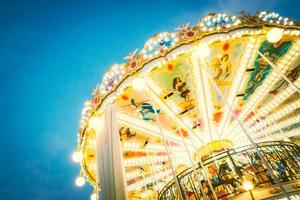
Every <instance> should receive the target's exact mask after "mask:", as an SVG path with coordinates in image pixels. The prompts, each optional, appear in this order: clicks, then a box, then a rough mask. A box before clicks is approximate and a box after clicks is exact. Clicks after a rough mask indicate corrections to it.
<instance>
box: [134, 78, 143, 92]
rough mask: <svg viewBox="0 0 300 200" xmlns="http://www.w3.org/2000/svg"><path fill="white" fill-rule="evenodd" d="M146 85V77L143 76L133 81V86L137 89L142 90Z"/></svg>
mask: <svg viewBox="0 0 300 200" xmlns="http://www.w3.org/2000/svg"><path fill="white" fill-rule="evenodd" d="M145 85H146V83H145V79H143V78H135V79H133V81H132V87H133V89H135V90H137V91H142V90H143V89H144V88H145Z"/></svg>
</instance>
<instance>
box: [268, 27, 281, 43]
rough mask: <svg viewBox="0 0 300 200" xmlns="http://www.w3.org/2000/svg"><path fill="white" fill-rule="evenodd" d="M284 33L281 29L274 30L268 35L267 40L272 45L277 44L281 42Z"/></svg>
mask: <svg viewBox="0 0 300 200" xmlns="http://www.w3.org/2000/svg"><path fill="white" fill-rule="evenodd" d="M282 36H283V32H282V30H281V29H279V28H272V29H270V30H269V32H268V33H267V40H268V41H269V42H271V43H276V42H278V41H280V40H281V38H282Z"/></svg>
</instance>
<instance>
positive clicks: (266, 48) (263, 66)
mask: <svg viewBox="0 0 300 200" xmlns="http://www.w3.org/2000/svg"><path fill="white" fill-rule="evenodd" d="M291 45H292V42H291V41H286V42H282V43H281V44H280V45H278V46H277V45H276V46H275V44H273V43H269V42H268V41H264V42H263V43H262V45H261V47H260V48H259V51H260V52H261V53H262V54H263V55H264V56H265V57H266V58H267V59H268V60H269V61H270V62H272V63H274V64H275V63H276V62H277V61H278V60H279V59H280V58H281V57H282V56H284V55H285V54H286V53H287V52H288V50H289V48H290V47H291ZM271 69H272V67H271V66H270V65H269V64H268V63H267V61H266V60H265V59H264V58H262V57H261V56H260V55H258V56H257V57H256V59H255V61H254V71H253V72H252V73H251V74H250V79H249V81H248V83H247V87H246V91H245V95H244V97H243V99H244V100H247V99H248V98H249V97H250V96H251V94H253V93H254V91H255V90H256V88H257V87H258V86H260V85H261V84H262V83H263V81H264V80H265V78H266V77H267V75H268V74H269V73H270V71H271Z"/></svg>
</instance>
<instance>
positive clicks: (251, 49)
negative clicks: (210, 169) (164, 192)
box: [78, 12, 300, 199]
mask: <svg viewBox="0 0 300 200" xmlns="http://www.w3.org/2000/svg"><path fill="white" fill-rule="evenodd" d="M299 35H300V31H299V24H298V23H296V22H294V21H292V20H291V19H289V18H285V17H281V16H279V15H277V14H274V13H269V12H260V13H258V14H257V15H255V16H250V15H248V14H245V13H243V14H241V16H233V15H232V16H231V15H228V14H210V15H209V16H207V17H205V18H203V19H202V20H200V21H199V23H198V24H197V25H195V26H194V27H191V25H190V24H184V25H182V26H180V27H179V31H178V32H174V33H167V32H164V33H159V34H156V35H154V36H153V37H152V38H151V39H150V40H148V41H147V42H146V43H145V46H144V48H143V49H142V50H140V51H138V50H135V51H134V52H132V53H130V54H129V55H128V56H127V57H125V58H126V59H127V62H126V63H123V64H115V65H113V66H112V67H111V68H110V69H109V70H108V72H107V73H106V74H105V75H104V78H103V82H102V83H101V84H100V85H98V86H97V87H96V89H95V90H94V92H93V97H92V99H91V100H88V101H87V102H86V104H85V107H84V109H83V111H82V119H81V121H80V132H79V141H78V143H79V146H78V151H80V152H83V159H82V161H81V165H82V168H83V172H84V175H85V176H87V177H88V180H89V181H90V182H91V183H92V184H93V185H94V186H95V187H96V188H97V187H98V184H97V181H96V180H97V177H96V176H97V175H96V174H97V173H96V166H95V162H96V161H95V159H96V157H95V155H96V153H95V151H96V141H95V140H96V139H95V138H96V137H95V131H94V132H93V130H94V129H97V128H95V127H92V124H93V123H92V119H94V118H97V117H99V116H101V115H102V114H103V113H104V112H105V110H106V108H107V106H109V105H111V104H114V105H116V112H117V113H116V116H117V119H116V122H117V128H118V134H119V136H120V140H121V148H122V156H123V161H124V168H125V170H124V171H125V177H126V183H127V187H128V196H129V197H130V198H133V199H134V198H141V199H145V198H144V197H145V196H148V197H149V195H150V196H151V195H152V194H156V193H157V191H159V190H160V189H161V188H162V187H163V185H165V184H166V183H167V182H168V181H169V180H171V179H172V177H173V175H172V168H174V170H175V171H176V173H179V172H181V171H182V170H184V169H186V168H187V167H189V166H191V165H192V164H193V163H194V162H197V161H198V160H194V159H195V158H198V159H202V158H203V157H205V156H207V155H205V156H204V155H202V154H203V152H206V154H213V153H214V152H220V151H222V150H224V149H225V148H232V147H237V146H240V145H244V144H247V143H248V140H246V139H245V134H249V135H250V136H251V137H252V138H253V139H254V141H255V142H259V141H265V140H283V139H287V137H290V138H291V137H295V136H297V135H298V136H299V130H300V90H299V88H300V77H299V74H300V54H299V52H300V37H299ZM239 122H240V123H239ZM240 124H242V125H240ZM245 130H246V133H245ZM116 134H117V133H116ZM225 143H226V145H227V144H230V145H229V146H228V145H227V146H226V145H225ZM225 146H226V147H225ZM168 155H169V156H170V157H168ZM170 158H171V160H172V162H170ZM237 159H239V158H237ZM100 176H101V175H100ZM148 187H150V188H152V190H153V193H151V194H149V191H147V189H146V188H148ZM98 189H99V188H98ZM147 192H148V193H147ZM154 198H155V195H154Z"/></svg>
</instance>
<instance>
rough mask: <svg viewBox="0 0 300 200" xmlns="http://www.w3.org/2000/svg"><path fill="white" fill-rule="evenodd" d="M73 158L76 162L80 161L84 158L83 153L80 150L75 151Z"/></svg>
mask: <svg viewBox="0 0 300 200" xmlns="http://www.w3.org/2000/svg"><path fill="white" fill-rule="evenodd" d="M72 159H73V161H74V162H76V163H78V162H80V161H81V160H82V153H81V152H80V151H75V152H74V153H73V155H72Z"/></svg>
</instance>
